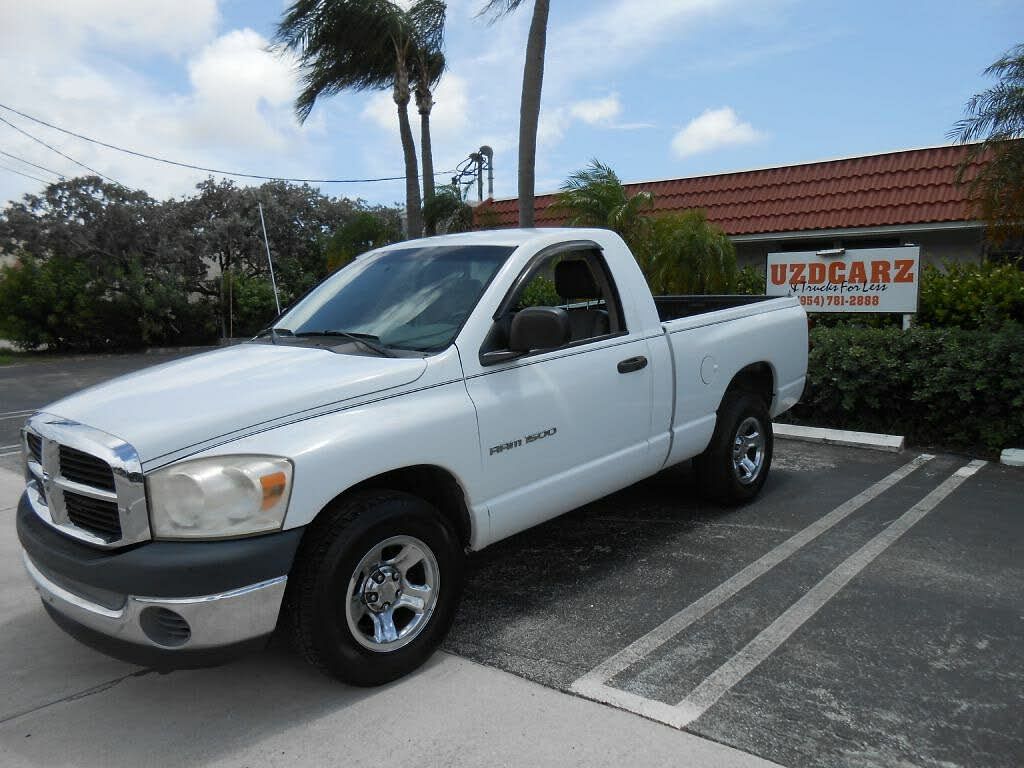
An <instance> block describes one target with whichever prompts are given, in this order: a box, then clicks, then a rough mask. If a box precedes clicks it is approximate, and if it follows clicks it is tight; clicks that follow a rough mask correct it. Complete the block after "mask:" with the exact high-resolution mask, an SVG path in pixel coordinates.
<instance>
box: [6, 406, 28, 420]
mask: <svg viewBox="0 0 1024 768" xmlns="http://www.w3.org/2000/svg"><path fill="white" fill-rule="evenodd" d="M35 412H36V409H35V408H32V409H30V410H27V411H8V412H7V413H0V421H3V420H5V419H24V418H25V417H26V416H31V415H32V414H33V413H35Z"/></svg>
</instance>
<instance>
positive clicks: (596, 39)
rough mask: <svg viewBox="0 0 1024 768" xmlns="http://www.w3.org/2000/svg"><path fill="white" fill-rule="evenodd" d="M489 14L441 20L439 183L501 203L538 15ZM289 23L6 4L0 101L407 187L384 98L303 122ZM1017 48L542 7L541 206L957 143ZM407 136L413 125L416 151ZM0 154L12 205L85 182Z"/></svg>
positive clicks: (131, 172) (916, 23)
mask: <svg viewBox="0 0 1024 768" xmlns="http://www.w3.org/2000/svg"><path fill="white" fill-rule="evenodd" d="M483 4H484V0H449V3H448V22H447V35H446V55H447V59H448V63H449V68H448V72H447V73H446V75H445V77H444V79H443V81H442V82H441V85H440V86H439V88H438V90H437V93H436V95H435V101H436V103H437V105H436V107H435V109H434V114H433V116H432V123H433V132H432V137H433V145H434V166H435V168H436V169H438V170H440V171H448V170H450V169H453V168H454V167H455V166H456V165H457V164H458V163H459V162H460V161H461V160H463V159H464V158H466V157H467V155H468V154H469V153H470V152H473V151H475V150H476V149H477V148H478V147H480V146H481V145H482V144H488V145H490V146H491V147H493V148H494V151H495V157H494V166H495V196H496V197H509V196H514V195H515V194H516V154H517V152H516V143H517V139H518V115H519V97H520V86H521V79H522V68H523V57H524V51H525V43H526V34H527V28H528V26H529V20H530V8H531V7H532V4H531V3H529V2H526V3H524V4H523V8H522V9H520V10H519V11H518V12H517V13H516V14H514V15H512V16H510V17H507V18H502V19H500V20H498V21H496V22H494V23H488V22H487V20H484V19H481V18H479V16H478V12H479V11H480V9H481V7H482V5H483ZM287 5H288V3H286V2H283V0H180V2H173V3H172V2H166V0H63V1H62V2H57V1H56V0H34V2H25V0H0V104H3V105H6V106H8V107H13V108H14V109H17V110H19V111H21V112H24V113H26V114H29V115H32V116H33V117H37V118H39V119H41V120H45V121H47V122H50V123H52V124H54V125H57V126H60V127H63V128H67V129H69V130H72V131H75V132H77V133H80V134H83V135H85V136H89V137H92V138H95V139H99V140H101V141H105V142H107V143H110V144H115V145H119V146H123V147H127V148H130V149H134V150H137V151H140V152H145V153H149V154H153V155H158V156H161V157H166V158H169V159H172V160H177V161H181V162H186V163H191V164H194V165H200V166H205V167H211V168H219V169H225V170H231V171H238V172H245V173H255V174H262V175H268V176H276V177H301V178H376V177H381V176H401V175H402V174H403V173H404V167H403V164H402V154H401V144H400V142H399V137H398V122H397V117H396V113H395V107H394V104H393V102H392V100H391V95H390V92H376V93H345V94H341V95H338V96H333V97H330V98H326V99H323V100H321V101H319V102H318V103H317V104H316V106H315V107H314V109H313V112H312V114H311V115H310V117H309V118H308V119H307V120H306V122H305V123H304V124H300V123H299V122H298V121H297V119H296V118H295V115H294V111H293V103H294V99H295V96H296V94H297V92H298V84H297V83H298V75H297V71H296V69H295V62H294V60H293V59H291V58H290V57H289V56H287V55H281V54H279V53H276V52H272V51H270V50H268V45H269V39H270V38H271V37H272V35H273V31H274V28H275V24H276V23H277V21H278V19H279V18H280V16H281V13H282V11H283V10H284V8H285V7H287ZM1021 42H1024V3H1021V2H1019V0H967V2H964V0H959V1H958V2H946V1H945V0H887V1H886V2H880V1H877V0H849V1H848V2H829V1H828V0H551V17H550V22H549V28H548V48H547V59H546V69H545V77H544V91H543V100H542V109H541V124H540V130H539V147H538V155H537V192H538V193H542V192H548V191H553V190H555V189H557V188H558V186H559V185H560V184H561V183H562V182H563V180H564V179H565V178H566V176H567V175H568V174H569V173H571V172H572V171H574V170H576V169H579V168H581V167H583V166H584V165H585V164H586V163H587V162H589V161H590V160H591V159H592V158H597V159H599V160H601V161H602V162H604V163H607V164H609V165H610V166H612V167H613V168H614V169H615V170H616V172H617V173H618V174H619V176H620V177H621V178H622V179H623V180H624V181H640V180H644V179H662V178H675V177H680V176H693V175H703V174H709V173H719V172H725V171H731V170H742V169H746V168H759V167H767V166H776V165H788V164H791V163H801V162H811V161H815V160H823V159H830V158H836V157H848V156H855V155H864V154H873V153H878V152H886V151H891V150H898V149H907V148H912V147H924V146H934V145H938V144H945V143H949V139H948V137H947V133H948V131H949V130H950V128H951V127H952V126H953V124H954V123H955V122H956V120H957V119H959V118H960V117H961V116H962V113H963V105H964V104H965V102H966V101H967V99H968V98H969V97H970V96H971V95H972V94H973V93H976V92H978V91H980V90H983V89H984V88H986V87H988V86H989V85H990V84H991V82H992V81H991V80H989V79H986V78H985V77H984V76H983V74H982V72H983V70H984V69H985V67H986V66H987V65H989V64H990V63H991V62H992V61H994V60H995V59H996V58H997V57H998V56H999V55H1001V54H1002V53H1003V52H1004V51H1006V50H1007V49H1009V48H1010V47H1012V46H1014V45H1016V44H1018V43H1021ZM0 117H2V118H4V119H5V120H8V121H10V122H11V123H13V124H14V125H16V126H17V127H18V128H21V129H22V130H23V131H25V132H27V133H30V134H32V135H34V136H36V137H37V138H39V139H41V140H43V141H45V142H46V143H47V144H50V145H51V146H52V147H54V148H55V149H57V150H60V151H61V152H63V153H64V154H65V155H67V156H68V157H70V158H73V159H74V160H76V161H78V162H80V163H83V164H85V165H87V166H90V167H91V168H94V169H96V170H97V171H99V172H101V173H102V174H104V175H106V176H108V177H110V178H111V179H114V180H116V181H118V182H120V183H122V184H124V185H126V186H129V187H132V188H141V189H145V190H146V191H147V192H149V193H150V194H151V195H152V196H154V197H156V198H159V199H164V198H169V197H181V196H183V195H186V194H189V193H191V192H192V191H193V190H194V188H195V185H196V183H198V182H199V181H201V180H202V179H203V178H205V177H206V176H207V175H208V174H206V173H203V172H197V171H191V170H187V169H182V168H177V167H173V166H170V165H163V164H159V163H154V162H152V161H149V160H143V159H140V158H134V157H131V156H128V155H125V154H121V153H118V152H116V151H113V150H110V149H107V148H104V147H100V146H98V145H95V144H91V143H89V142H86V141H83V140H80V139H77V138H73V137H70V136H67V135H65V134H61V133H59V132H57V131H55V130H53V129H51V128H47V127H44V126H41V125H39V124H36V123H32V122H31V121H29V120H27V119H25V118H23V117H20V116H18V115H15V114H13V113H11V112H8V111H7V110H4V109H2V108H0ZM417 117H418V116H417V115H416V113H415V109H412V118H413V120H414V130H415V131H416V133H417V137H418V125H417V123H416V122H415V121H417ZM0 152H5V153H8V154H6V155H5V154H0V206H2V205H4V204H5V203H4V201H10V200H17V199H20V198H21V197H22V196H23V195H24V194H26V193H37V192H39V191H41V189H42V188H43V186H44V184H43V183H42V182H41V181H40V180H46V181H47V182H50V181H53V180H56V178H57V176H56V174H55V173H54V172H56V173H59V174H64V175H66V176H74V175H78V174H81V173H87V171H85V170H84V169H83V168H82V167H81V166H78V165H76V164H75V163H74V162H72V161H71V160H69V159H67V158H65V157H63V156H61V155H60V154H57V153H56V152H54V151H52V150H51V149H48V148H46V147H44V146H42V145H40V144H39V143H37V142H35V141H33V140H32V139H30V138H29V137H27V136H26V135H24V134H23V133H19V132H18V131H17V130H15V128H12V127H11V126H9V125H6V124H4V123H0ZM10 155H15V156H16V157H17V158H20V159H15V158H13V157H11V156H10ZM23 160H27V161H29V162H30V163H34V164H36V165H37V166H42V167H43V168H45V169H47V170H42V169H41V168H38V167H35V166H33V165H27V164H25V163H24V162H23ZM13 171H20V172H21V173H23V174H28V175H30V176H35V177H38V178H37V179H32V178H26V177H25V176H22V175H18V174H17V173H14V172H13ZM438 178H439V180H441V181H446V180H447V178H448V174H445V175H442V176H439V177H438ZM319 186H321V188H322V189H323V191H324V192H326V193H328V194H331V195H335V196H347V197H352V198H362V199H364V200H366V201H368V202H370V203H384V204H390V203H396V202H400V201H401V200H402V199H403V198H404V183H403V182H402V181H389V182H375V183H368V184H324V185H319Z"/></svg>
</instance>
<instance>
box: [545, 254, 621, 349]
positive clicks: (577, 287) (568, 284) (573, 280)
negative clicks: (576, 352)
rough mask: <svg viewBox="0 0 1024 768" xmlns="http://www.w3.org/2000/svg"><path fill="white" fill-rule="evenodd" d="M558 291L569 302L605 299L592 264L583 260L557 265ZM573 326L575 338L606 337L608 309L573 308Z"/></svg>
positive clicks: (571, 325) (570, 311) (570, 312)
mask: <svg viewBox="0 0 1024 768" xmlns="http://www.w3.org/2000/svg"><path fill="white" fill-rule="evenodd" d="M555 291H556V292H557V293H558V295H559V296H560V297H561V298H562V299H563V300H565V302H566V303H571V302H574V301H595V300H598V299H603V298H604V295H603V294H602V293H601V289H600V288H599V287H598V285H597V282H596V281H595V280H594V276H593V274H591V272H590V267H589V265H588V264H587V262H585V261H581V260H579V259H573V260H571V261H560V262H558V264H556V265H555ZM569 327H570V328H571V329H572V340H573V341H580V340H582V339H590V338H593V337H595V336H604V335H605V334H607V333H609V328H610V323H609V321H608V312H607V311H605V310H603V309H596V308H590V307H573V308H571V309H569Z"/></svg>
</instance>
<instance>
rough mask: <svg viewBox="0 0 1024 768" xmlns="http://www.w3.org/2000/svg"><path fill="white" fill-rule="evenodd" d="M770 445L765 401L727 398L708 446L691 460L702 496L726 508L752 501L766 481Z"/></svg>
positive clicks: (754, 397)
mask: <svg viewBox="0 0 1024 768" xmlns="http://www.w3.org/2000/svg"><path fill="white" fill-rule="evenodd" d="M773 443H774V435H773V433H772V422H771V418H770V417H769V415H768V409H767V408H766V407H765V404H764V401H763V400H762V399H761V398H760V397H758V396H757V395H754V394H752V393H749V392H736V393H730V394H727V395H726V397H725V400H724V401H723V402H722V405H721V407H720V408H719V409H718V421H717V423H716V424H715V433H714V435H713V436H712V438H711V443H710V445H708V447H707V450H705V451H704V453H702V454H700V455H699V456H697V457H696V458H694V460H693V467H694V470H695V471H696V473H697V481H698V483H699V485H700V488H701V491H702V493H703V494H704V495H705V496H706V497H707V498H709V499H711V500H712V501H716V502H718V503H720V504H726V505H736V504H743V503H746V502H748V501H750V500H752V499H753V498H754V497H755V496H757V494H758V493H760V491H761V488H762V487H763V486H764V483H765V480H767V479H768V471H769V469H770V468H771V464H772V449H773Z"/></svg>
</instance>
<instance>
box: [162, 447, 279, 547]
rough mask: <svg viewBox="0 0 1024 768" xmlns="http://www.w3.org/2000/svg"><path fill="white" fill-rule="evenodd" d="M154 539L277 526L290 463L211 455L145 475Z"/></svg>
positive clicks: (208, 535) (206, 536)
mask: <svg viewBox="0 0 1024 768" xmlns="http://www.w3.org/2000/svg"><path fill="white" fill-rule="evenodd" d="M146 482H147V483H148V487H149V524H150V528H151V530H152V532H153V537H154V538H161V539H192V538H196V539H212V538H225V537H230V536H248V535H250V534H254V533H266V532H268V531H276V530H278V529H280V527H281V524H282V523H283V522H284V515H285V512H286V511H287V510H288V497H289V496H290V495H291V490H292V463H291V462H290V461H289V460H288V459H282V458H276V457H274V456H213V457H211V458H208V459H193V460H192V461H182V462H180V463H178V464H172V465H171V466H169V467H165V468H164V469H160V470H158V471H156V472H154V473H153V474H152V475H150V476H149V477H148V478H147V479H146Z"/></svg>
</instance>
